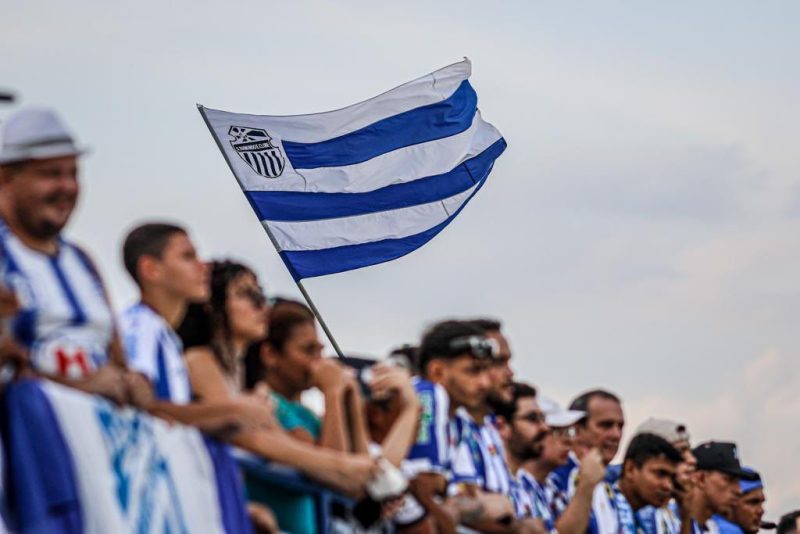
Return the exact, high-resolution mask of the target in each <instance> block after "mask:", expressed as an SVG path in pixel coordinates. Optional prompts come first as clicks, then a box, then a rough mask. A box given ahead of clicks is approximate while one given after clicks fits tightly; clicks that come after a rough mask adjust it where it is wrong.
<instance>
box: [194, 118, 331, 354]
mask: <svg viewBox="0 0 800 534" xmlns="http://www.w3.org/2000/svg"><path fill="white" fill-rule="evenodd" d="M197 111H199V112H200V115H201V116H202V117H203V121H204V122H205V123H206V127H208V131H209V132H211V137H212V138H213V139H214V142H215V143H216V144H217V148H219V151H220V152H222V157H223V158H225V163H227V164H228V168H229V169H230V171H231V174H233V177H234V178H236V181H237V182H239V187H240V188H241V189H242V191H244V187H242V183H241V182H240V181H239V177H238V176H236V172H235V171H234V170H233V164H232V163H231V161H230V159H228V154H227V153H226V152H225V149H224V148H223V146H222V143H221V142H220V140H219V139H218V138H217V136H216V135H215V134H214V128H212V127H211V123H210V122H209V120H208V117H207V116H206V110H205V108H204V107H203V106H202V105H200V104H197ZM245 197H246V195H245ZM248 202H250V199H248ZM251 207H253V206H252V204H251ZM254 211H255V209H254ZM261 226H262V227H263V228H264V231H265V232H266V233H267V237H269V240H270V242H271V243H272V246H273V247H275V250H276V251H277V252H278V253H279V254H280V248H279V247H278V242H277V241H275V237H273V235H272V232H270V231H269V227H268V226H267V225H266V224H264V223H263V222H262V223H261ZM281 259H283V258H281ZM284 263H285V262H284ZM290 272H291V271H290ZM292 279H294V276H292ZM294 282H295V284H297V287H298V289H300V293H302V294H303V298H304V299H305V300H306V303H308V307H309V308H311V311H312V313H313V314H314V316H315V317H316V318H317V321H319V324H320V326H321V327H322V330H324V331H325V335H326V336H328V340H329V341H330V342H331V345H333V350H335V351H336V355H337V356H339V358H344V354H343V353H342V349H340V348H339V344H338V343H337V342H336V339H335V338H334V337H333V334H332V333H331V331H330V330H329V329H328V325H327V324H325V320H324V319H323V318H322V314H321V313H319V310H318V309H317V307H316V306H315V305H314V301H313V300H311V296H310V295H309V294H308V291H306V288H305V287H304V286H303V282H302V280H295V281H294Z"/></svg>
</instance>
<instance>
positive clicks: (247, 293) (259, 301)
mask: <svg viewBox="0 0 800 534" xmlns="http://www.w3.org/2000/svg"><path fill="white" fill-rule="evenodd" d="M236 294H237V295H238V296H240V297H243V298H246V299H247V300H249V301H250V303H251V304H252V305H253V306H254V307H256V308H263V307H264V306H266V305H267V297H265V296H264V294H263V293H262V292H261V291H260V290H259V289H257V288H255V287H245V288H242V289H239V290H238V291H237V292H236Z"/></svg>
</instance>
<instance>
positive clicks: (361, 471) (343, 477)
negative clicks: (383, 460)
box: [336, 453, 380, 494]
mask: <svg viewBox="0 0 800 534" xmlns="http://www.w3.org/2000/svg"><path fill="white" fill-rule="evenodd" d="M337 465H338V466H339V469H338V471H337V473H336V474H337V475H338V479H339V480H338V484H337V485H338V486H340V487H341V488H342V489H343V490H344V491H345V492H347V493H352V494H359V493H361V492H363V491H364V487H365V486H366V485H367V482H369V481H370V480H372V478H373V477H374V476H375V475H377V474H378V472H379V471H380V468H379V467H378V460H377V458H372V457H371V456H369V455H367V454H348V453H342V459H341V461H340V462H337Z"/></svg>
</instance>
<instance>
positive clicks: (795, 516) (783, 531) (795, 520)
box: [777, 510, 800, 534]
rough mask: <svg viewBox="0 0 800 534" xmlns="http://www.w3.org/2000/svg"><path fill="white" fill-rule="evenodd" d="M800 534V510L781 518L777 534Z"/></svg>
mask: <svg viewBox="0 0 800 534" xmlns="http://www.w3.org/2000/svg"><path fill="white" fill-rule="evenodd" d="M798 532H800V510H795V511H794V512H789V513H788V514H784V515H783V516H781V518H780V520H779V521H778V530H777V534H797V533H798Z"/></svg>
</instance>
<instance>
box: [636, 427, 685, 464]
mask: <svg viewBox="0 0 800 534" xmlns="http://www.w3.org/2000/svg"><path fill="white" fill-rule="evenodd" d="M662 456H663V457H664V458H666V459H667V460H669V461H670V462H672V463H679V462H680V461H681V460H682V459H683V457H682V456H681V453H680V452H679V451H678V449H676V448H675V447H674V446H673V445H672V443H670V442H669V441H667V440H665V439H664V438H662V437H661V436H656V435H655V434H649V433H647V432H643V433H641V434H636V435H635V436H634V437H633V439H632V440H631V442H630V443H629V444H628V450H626V451H625V460H624V461H623V463H624V462H627V461H628V460H630V461H632V462H633V463H634V465H636V467H642V466H643V465H644V463H645V462H646V461H647V460H650V459H652V458H659V457H662Z"/></svg>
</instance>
